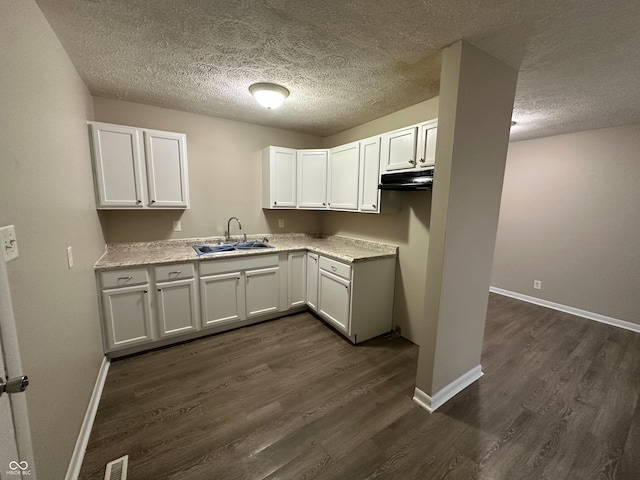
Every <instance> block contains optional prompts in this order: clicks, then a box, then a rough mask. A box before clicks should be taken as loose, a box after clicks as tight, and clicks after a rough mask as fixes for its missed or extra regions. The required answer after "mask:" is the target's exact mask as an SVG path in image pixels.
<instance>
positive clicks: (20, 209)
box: [0, 0, 104, 480]
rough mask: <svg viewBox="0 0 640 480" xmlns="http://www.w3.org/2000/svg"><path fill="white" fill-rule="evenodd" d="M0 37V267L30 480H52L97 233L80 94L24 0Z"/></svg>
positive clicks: (93, 310)
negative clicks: (1, 257) (20, 379)
mask: <svg viewBox="0 0 640 480" xmlns="http://www.w3.org/2000/svg"><path fill="white" fill-rule="evenodd" d="M0 45H2V48H1V49H0V65H1V67H0V85H1V86H2V87H1V88H0V112H2V113H1V114H0V145H2V149H1V150H0V158H1V165H2V174H0V205H2V208H1V209H0V225H7V224H14V225H15V227H16V234H17V238H18V247H19V252H20V257H19V258H17V259H16V260H13V261H11V262H9V263H8V264H7V267H8V271H9V281H10V286H11V292H12V297H13V304H14V310H15V316H16V324H17V331H18V338H19V346H20V350H21V353H22V364H23V367H24V373H25V374H27V375H28V376H29V378H30V380H31V385H30V386H29V389H28V391H27V392H26V396H27V403H28V408H29V417H30V422H31V430H32V437H33V443H34V450H35V459H36V465H35V466H36V470H37V473H38V477H39V478H40V479H43V480H46V479H60V478H64V475H65V472H66V469H67V466H68V463H69V459H70V457H71V453H72V451H73V448H74V445H75V441H76V439H77V436H78V432H79V429H80V425H81V423H82V419H83V417H84V414H85V411H86V408H87V404H88V401H89V397H90V395H91V391H92V389H93V386H94V383H95V380H96V376H97V373H98V368H99V366H100V362H101V361H102V345H101V340H100V339H101V333H100V326H99V321H98V306H97V296H96V290H95V280H94V274H93V268H92V267H93V263H94V262H95V261H96V259H97V258H98V256H99V255H100V254H101V252H102V251H103V248H104V237H103V235H102V231H101V228H100V224H99V221H98V216H97V214H96V210H95V202H94V196H93V185H92V176H91V167H90V164H89V162H88V154H89V145H88V137H87V126H86V122H87V119H88V118H90V117H91V115H92V103H91V96H90V95H89V92H88V91H87V89H86V87H85V86H84V84H83V83H82V81H81V80H80V78H79V77H78V75H77V73H76V71H75V69H74V68H73V66H72V64H71V62H70V60H69V58H68V57H67V55H66V54H65V52H64V50H63V49H62V47H61V45H60V44H59V43H58V40H57V38H56V37H55V35H54V34H53V32H52V30H51V29H50V27H49V25H48V24H47V22H46V21H45V19H44V17H43V16H42V14H41V12H40V10H39V9H38V7H37V5H36V4H35V2H33V1H32V0H2V15H0ZM67 246H72V247H73V257H74V260H75V266H74V267H73V268H72V269H71V270H70V269H68V268H67V258H66V247H67ZM5 467H6V466H5V465H2V466H0V469H2V470H4V469H5Z"/></svg>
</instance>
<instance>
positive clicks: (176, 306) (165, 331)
mask: <svg viewBox="0 0 640 480" xmlns="http://www.w3.org/2000/svg"><path fill="white" fill-rule="evenodd" d="M156 289H157V291H156V304H157V309H158V310H157V311H158V327H159V331H160V335H161V336H162V337H167V336H170V335H178V334H181V333H187V332H195V331H197V330H198V329H199V328H200V325H199V321H198V319H199V318H200V315H199V314H198V302H197V299H196V280H195V278H191V279H187V280H177V281H173V282H165V283H158V284H156Z"/></svg>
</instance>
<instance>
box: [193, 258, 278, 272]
mask: <svg viewBox="0 0 640 480" xmlns="http://www.w3.org/2000/svg"><path fill="white" fill-rule="evenodd" d="M277 266H278V255H247V256H246V257H236V258H228V259H225V260H207V261H204V260H200V276H201V277H202V276H205V275H215V274H217V273H227V272H237V271H241V270H250V269H257V268H267V267H277Z"/></svg>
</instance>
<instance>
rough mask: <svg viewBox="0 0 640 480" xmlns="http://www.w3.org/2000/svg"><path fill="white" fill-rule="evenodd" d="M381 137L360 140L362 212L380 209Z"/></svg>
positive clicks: (360, 206) (360, 205) (360, 203)
mask: <svg viewBox="0 0 640 480" xmlns="http://www.w3.org/2000/svg"><path fill="white" fill-rule="evenodd" d="M379 184H380V137H373V138H369V139H367V140H362V141H361V142H360V200H359V202H358V209H359V210H360V211H361V212H379V211H380V189H379V188H378V185H379Z"/></svg>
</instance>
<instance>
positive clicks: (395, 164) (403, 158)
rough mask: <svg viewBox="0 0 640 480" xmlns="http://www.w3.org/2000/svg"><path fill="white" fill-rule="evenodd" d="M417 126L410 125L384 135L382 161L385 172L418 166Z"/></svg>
mask: <svg viewBox="0 0 640 480" xmlns="http://www.w3.org/2000/svg"><path fill="white" fill-rule="evenodd" d="M417 133H418V128H417V127H408V128H403V129H401V130H396V131H394V132H389V133H386V134H384V135H383V136H382V151H381V154H380V155H381V158H382V160H381V163H382V168H383V169H384V171H385V172H390V171H393V170H403V169H407V168H414V167H415V166H416V140H417Z"/></svg>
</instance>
